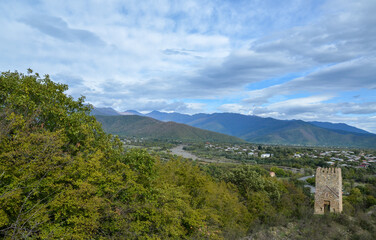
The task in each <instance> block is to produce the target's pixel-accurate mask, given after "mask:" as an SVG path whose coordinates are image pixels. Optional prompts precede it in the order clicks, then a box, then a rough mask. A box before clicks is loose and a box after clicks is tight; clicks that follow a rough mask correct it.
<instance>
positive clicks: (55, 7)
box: [0, 0, 376, 133]
mask: <svg viewBox="0 0 376 240" xmlns="http://www.w3.org/2000/svg"><path fill="white" fill-rule="evenodd" d="M375 12H376V1H374V0H359V1H352V0H351V1H350V0H348V1H347V0H328V1H318V0H286V1H276V0H274V1H271V0H263V1H261V0H257V1H241V0H239V1H218V0H217V1H215V0H213V1H210V0H197V1H191V0H186V1H167V0H166V1H156V0H154V1H131V0H130V1H120V0H119V1H115V0H114V1H85V0H82V1H69V0H68V1H47V0H46V1H42V0H39V1H38V0H35V1H27V0H25V1H22V0H21V1H10V0H9V1H7V0H5V1H4V0H3V1H1V2H0V31H1V33H2V34H0V70H1V71H8V70H11V71H14V70H17V71H20V72H26V69H27V68H32V69H33V70H34V71H35V72H38V73H40V74H49V75H50V76H51V78H52V79H53V80H54V81H56V82H60V83H65V84H68V85H69V88H70V89H69V91H68V92H67V93H68V94H70V95H72V96H74V97H78V96H80V95H84V96H86V99H87V102H89V103H91V104H93V105H95V106H97V107H112V108H114V109H116V110H118V111H125V110H128V109H135V110H139V111H144V112H147V111H152V110H159V111H177V112H181V113H189V114H193V113H198V112H207V113H211V112H238V113H243V114H253V115H258V116H263V117H275V118H278V119H302V120H308V121H310V120H312V121H330V122H344V123H347V124H350V125H353V126H356V127H360V128H362V129H365V130H368V131H371V132H374V133H376V124H375V122H376V77H375V76H376V28H375V26H376V14H375Z"/></svg>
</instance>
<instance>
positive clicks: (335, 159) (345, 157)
mask: <svg viewBox="0 0 376 240" xmlns="http://www.w3.org/2000/svg"><path fill="white" fill-rule="evenodd" d="M205 148H209V149H215V150H217V151H224V152H231V153H234V154H247V155H248V156H249V157H260V158H270V157H273V154H272V153H268V152H266V151H265V150H261V149H259V147H258V146H255V145H226V144H213V143H206V144H205ZM291 157H294V158H302V157H305V158H307V157H308V158H313V159H324V160H325V161H326V162H327V163H328V164H329V165H333V166H334V165H335V166H339V167H354V168H367V167H368V166H370V165H372V164H375V165H376V153H374V154H371V153H366V152H364V151H361V150H357V151H351V150H323V149H311V150H309V151H304V149H302V150H301V152H295V153H292V155H291Z"/></svg>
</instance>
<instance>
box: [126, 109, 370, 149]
mask: <svg viewBox="0 0 376 240" xmlns="http://www.w3.org/2000/svg"><path fill="white" fill-rule="evenodd" d="M126 112H128V113H129V112H131V113H133V114H135V115H140V116H147V117H151V118H154V119H157V120H160V121H164V122H167V121H173V122H177V123H183V124H187V125H190V126H193V127H197V128H200V129H205V130H210V131H213V132H218V133H222V134H227V135H231V136H235V137H239V138H241V139H244V140H246V141H249V142H254V143H265V144H282V145H304V146H328V147H360V148H376V135H375V134H372V133H369V132H367V131H365V130H362V129H359V128H356V127H353V126H349V125H347V124H344V123H339V124H337V123H329V122H304V121H302V120H278V119H274V118H262V117H258V116H251V115H243V114H238V113H213V114H205V113H199V114H194V115H187V114H181V113H165V112H159V111H153V112H150V113H148V114H141V113H139V112H137V111H126Z"/></svg>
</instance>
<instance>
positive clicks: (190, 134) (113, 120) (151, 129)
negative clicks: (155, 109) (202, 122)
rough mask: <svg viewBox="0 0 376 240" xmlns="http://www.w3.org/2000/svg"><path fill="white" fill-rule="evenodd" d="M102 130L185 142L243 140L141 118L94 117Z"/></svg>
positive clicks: (183, 125)
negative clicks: (100, 124) (101, 126)
mask: <svg viewBox="0 0 376 240" xmlns="http://www.w3.org/2000/svg"><path fill="white" fill-rule="evenodd" d="M96 118H97V120H98V121H99V122H101V123H102V125H103V129H104V130H105V131H106V132H108V133H111V134H116V135H119V136H136V137H145V138H157V139H175V140H187V141H213V142H229V143H236V142H242V141H243V140H241V139H239V138H236V137H232V136H228V135H225V134H220V133H215V132H211V131H207V130H202V129H199V128H195V127H191V126H188V125H185V124H179V123H175V122H161V121H158V120H156V119H153V118H149V117H142V116H136V115H131V116H96Z"/></svg>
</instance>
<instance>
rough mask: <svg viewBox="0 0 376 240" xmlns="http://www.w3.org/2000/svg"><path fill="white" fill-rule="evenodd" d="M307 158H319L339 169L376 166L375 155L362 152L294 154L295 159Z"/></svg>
mask: <svg viewBox="0 0 376 240" xmlns="http://www.w3.org/2000/svg"><path fill="white" fill-rule="evenodd" d="M303 156H307V157H310V158H321V159H325V160H327V164H329V165H337V166H341V167H355V168H367V167H368V166H370V165H371V164H375V165H376V155H375V154H370V153H365V152H362V151H357V152H356V153H355V152H354V151H350V150H326V151H319V150H314V151H313V153H309V154H308V153H295V154H294V157H295V158H301V157H303Z"/></svg>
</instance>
